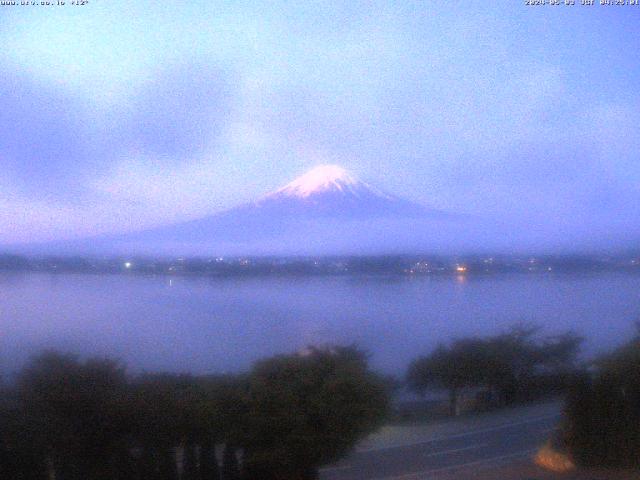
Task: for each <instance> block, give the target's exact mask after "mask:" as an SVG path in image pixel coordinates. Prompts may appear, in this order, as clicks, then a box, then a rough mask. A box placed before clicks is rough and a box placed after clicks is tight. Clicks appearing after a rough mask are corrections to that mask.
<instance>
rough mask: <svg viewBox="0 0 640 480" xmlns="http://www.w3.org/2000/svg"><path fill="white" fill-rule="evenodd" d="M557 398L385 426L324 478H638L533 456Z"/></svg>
mask: <svg viewBox="0 0 640 480" xmlns="http://www.w3.org/2000/svg"><path fill="white" fill-rule="evenodd" d="M560 409H561V404H560V403H559V402H557V401H552V402H546V403H541V404H537V405H530V406H526V407H520V408H513V409H509V410H505V411H501V412H494V413H487V414H482V415H476V416H469V417H465V418H460V419H454V420H449V421H443V422H438V423H434V424H426V425H409V426H389V427H385V428H383V429H382V431H380V432H378V433H376V434H375V435H373V436H372V437H370V438H369V439H367V440H366V441H365V442H363V443H362V444H361V445H360V446H359V447H358V449H357V450H356V451H355V452H354V453H353V454H352V455H351V456H349V457H348V458H346V459H344V460H343V461H341V462H339V463H337V464H335V465H331V466H329V467H327V468H325V469H323V470H322V472H321V479H322V480H422V479H446V480H453V479H474V480H494V479H500V480H534V479H537V480H552V479H553V480H555V479H566V480H605V479H607V480H608V479H611V480H627V479H634V480H640V475H638V474H612V473H610V472H579V473H577V472H573V473H570V474H554V473H551V472H547V471H545V470H543V469H542V468H540V467H538V466H536V465H535V464H534V462H533V460H532V459H533V457H534V455H535V454H536V452H537V451H538V449H539V447H540V446H541V445H543V444H544V443H545V441H546V440H547V439H548V438H549V436H550V435H551V433H552V432H553V431H554V429H555V428H556V426H557V424H558V421H559V419H560Z"/></svg>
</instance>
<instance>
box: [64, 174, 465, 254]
mask: <svg viewBox="0 0 640 480" xmlns="http://www.w3.org/2000/svg"><path fill="white" fill-rule="evenodd" d="M456 218H457V217H455V216H453V215H449V214H446V213H444V212H440V211H437V210H432V209H428V208H425V207H423V206H421V205H418V204H416V203H413V202H410V201H407V200H404V199H401V198H399V197H396V196H394V195H390V194H387V193H384V192H382V191H380V190H378V189H376V188H374V187H372V186H371V185H368V184H367V183H365V182H362V181H360V180H358V179H356V178H355V177H353V176H352V175H351V174H349V173H348V172H347V171H346V170H344V169H343V168H341V167H339V166H336V165H320V166H318V167H316V168H314V169H312V170H310V171H309V172H307V173H306V174H304V175H302V176H301V177H299V178H297V179H295V180H294V181H292V182H290V183H288V184H287V185H285V186H284V187H282V188H279V189H277V190H275V191H273V192H271V193H268V194H267V195H265V196H263V197H261V198H260V199H258V200H256V201H255V202H250V203H247V204H244V205H240V206H238V207H235V208H232V209H230V210H227V211H224V212H221V213H218V214H215V215H210V216H207V217H204V218H201V219H198V220H192V221H188V222H183V223H178V224H173V225H167V226H163V227H158V228H153V229H149V230H145V231H141V232H135V233H130V234H126V235H112V236H109V237H101V238H96V239H91V240H86V241H80V242H74V246H72V247H71V248H70V249H71V250H74V251H76V252H80V251H82V252H87V251H91V252H94V253H95V252H100V253H103V252H109V253H124V254H132V253H136V254H159V253H162V254H168V253H170V254H184V255H193V254H212V253H224V254H229V253H234V254H236V253H241V254H271V253H273V254H300V253H315V252H319V253H343V252H347V251H348V252H360V251H362V253H365V251H369V250H372V249H374V250H375V249H378V250H379V249H383V250H390V249H392V248H396V247H399V246H401V245H400V243H401V242H400V243H399V240H400V237H401V236H403V235H404V236H405V237H411V238H413V237H415V229H414V228H413V227H414V226H416V225H417V224H426V225H428V230H430V231H431V230H432V228H431V227H433V225H434V224H436V223H442V222H445V223H449V222H450V221H451V220H452V219H456ZM394 243H396V244H397V245H395V247H394ZM405 243H406V242H405ZM67 245H68V244H67ZM67 250H69V248H67Z"/></svg>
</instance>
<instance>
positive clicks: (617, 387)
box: [563, 337, 640, 468]
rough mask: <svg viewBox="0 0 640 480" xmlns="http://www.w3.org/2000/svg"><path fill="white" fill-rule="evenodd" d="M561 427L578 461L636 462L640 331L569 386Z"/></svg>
mask: <svg viewBox="0 0 640 480" xmlns="http://www.w3.org/2000/svg"><path fill="white" fill-rule="evenodd" d="M563 433H564V439H565V442H566V444H567V447H568V449H569V451H570V453H571V455H572V457H573V458H574V460H575V461H576V462H577V463H578V464H580V465H584V466H609V467H631V468H634V467H635V468H637V467H640V337H638V338H636V339H634V340H632V341H631V342H629V343H628V344H626V345H624V346H623V347H621V348H620V349H618V350H617V351H615V352H614V353H613V354H611V355H608V356H606V357H605V358H603V359H601V360H600V361H599V362H598V363H597V371H596V373H595V375H594V376H593V378H592V377H586V376H585V377H584V378H583V379H582V380H581V381H580V382H578V383H577V384H576V385H575V386H574V388H573V389H572V392H571V394H570V395H569V398H568V400H567V407H566V411H565V424H564V428H563Z"/></svg>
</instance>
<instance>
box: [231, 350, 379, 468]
mask: <svg viewBox="0 0 640 480" xmlns="http://www.w3.org/2000/svg"><path fill="white" fill-rule="evenodd" d="M387 406H388V398H387V393H386V391H385V388H384V386H383V380H382V379H381V378H380V377H378V376H377V375H375V374H373V373H372V372H371V371H370V370H369V368H368V366H367V361H366V357H365V355H364V354H363V353H362V352H360V351H358V350H356V349H355V348H322V349H316V348H309V349H307V350H305V351H304V352H301V353H298V354H295V355H281V356H277V357H273V358H271V359H268V360H264V361H261V362H259V363H257V364H256V365H255V367H254V368H253V370H252V372H251V375H250V380H249V392H248V413H247V415H246V417H245V427H246V432H247V434H246V436H245V437H244V438H243V439H242V444H241V446H242V449H243V459H244V462H243V464H244V474H245V477H246V478H249V479H252V480H258V479H259V480H269V479H278V480H285V479H299V480H303V479H315V478H317V472H318V468H319V467H320V466H321V465H324V464H327V463H329V462H332V461H336V460H337V459H339V458H341V457H342V456H344V455H345V454H346V453H348V451H349V450H350V449H351V448H352V447H353V445H354V444H355V443H356V442H357V441H358V440H359V439H360V438H362V437H363V436H364V435H366V434H368V433H369V432H371V431H372V430H373V429H375V428H376V427H377V426H378V425H379V424H380V422H381V421H382V420H383V418H384V416H385V414H386V411H387Z"/></svg>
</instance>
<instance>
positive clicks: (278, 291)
mask: <svg viewBox="0 0 640 480" xmlns="http://www.w3.org/2000/svg"><path fill="white" fill-rule="evenodd" d="M639 280H640V277H637V276H631V275H623V274H599V275H559V274H558V275H556V274H549V275H537V274H531V275H526V274H520V275H496V276H486V277H473V276H467V275H460V276H455V277H413V278H403V277H391V278H390V277H364V276H363V277H313V278H304V277H289V278H256V279H222V280H221V279H212V278H202V277H201V278H185V277H170V278H169V277H162V276H158V277H143V276H131V275H104V276H97V275H71V274H70V275H66V274H57V275H49V274H5V273H3V274H0V362H1V363H2V364H3V365H0V368H3V367H4V368H7V367H8V368H14V367H15V366H16V365H19V364H20V363H21V362H23V361H24V359H25V358H26V356H27V355H28V354H29V353H31V352H33V351H35V350H38V349H42V348H51V347H55V348H63V349H70V350H73V351H76V352H79V353H93V354H101V355H105V354H106V355H112V356H117V357H120V358H122V359H123V360H125V361H127V363H128V364H129V365H131V366H133V367H135V368H136V369H138V368H141V369H162V370H172V371H187V370H189V371H195V372H211V371H236V370H241V369H245V368H247V367H248V366H249V365H250V363H251V362H252V361H254V360H255V359H257V358H260V357H263V356H266V355H270V354H274V353H280V352H288V351H292V350H296V349H298V348H301V347H303V346H305V345H308V344H318V343H331V342H336V343H356V344H357V345H359V346H360V347H362V348H365V349H367V350H368V351H369V352H370V353H371V360H372V362H373V364H374V365H375V366H376V367H377V368H380V369H382V370H384V371H387V372H396V373H399V372H401V371H402V370H403V369H404V368H405V367H406V365H407V364H408V362H409V361H410V360H411V359H412V358H413V357H414V356H416V355H418V354H420V353H423V352H426V351H428V350H429V349H430V348H432V347H434V346H435V345H436V344H437V343H438V342H440V341H445V340H447V339H450V338H452V337H456V336H462V335H475V334H483V333H495V332H497V331H500V330H501V329H505V328H507V327H508V326H509V325H511V324H513V323H515V322H518V321H529V322H536V323H539V324H541V325H543V326H544V327H545V331H547V332H549V333H554V332H561V331H564V330H567V329H573V330H576V331H578V332H579V333H581V334H583V335H585V336H586V337H587V340H588V343H587V347H588V349H589V350H590V351H591V352H593V351H596V350H602V349H606V348H609V347H611V346H613V345H615V344H616V343H619V342H621V341H623V340H624V339H625V337H627V336H628V335H630V334H631V333H633V331H634V321H635V320H637V319H638V318H640V289H638V283H639Z"/></svg>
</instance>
